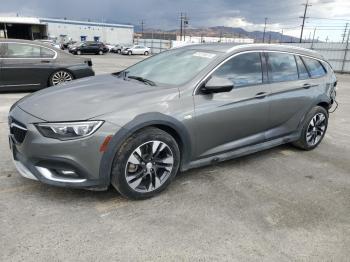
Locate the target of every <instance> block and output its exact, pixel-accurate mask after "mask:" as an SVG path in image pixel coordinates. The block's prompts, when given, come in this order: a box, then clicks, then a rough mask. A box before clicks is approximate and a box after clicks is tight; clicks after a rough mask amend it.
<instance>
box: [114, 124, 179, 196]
mask: <svg viewBox="0 0 350 262" xmlns="http://www.w3.org/2000/svg"><path fill="white" fill-rule="evenodd" d="M179 165H180V151H179V147H178V145H177V143H176V140H175V139H174V138H173V137H172V136H171V135H169V134H168V133H166V132H164V131H163V130H161V129H158V128H153V127H151V128H145V129H142V130H141V131H139V132H136V133H135V134H133V135H132V136H130V137H129V138H128V139H127V140H126V141H125V142H124V143H123V145H122V146H121V147H120V149H119V151H118V152H117V154H116V156H115V158H114V161H113V169H112V177H111V181H112V185H113V186H114V187H115V188H116V189H117V190H118V191H119V192H120V193H121V194H122V195H123V196H125V197H127V198H131V199H146V198H150V197H152V196H154V195H156V194H158V193H159V192H161V191H163V190H164V189H165V188H166V187H167V186H168V185H169V184H170V182H171V181H172V180H173V179H174V177H175V176H176V173H177V172H178V169H179Z"/></svg>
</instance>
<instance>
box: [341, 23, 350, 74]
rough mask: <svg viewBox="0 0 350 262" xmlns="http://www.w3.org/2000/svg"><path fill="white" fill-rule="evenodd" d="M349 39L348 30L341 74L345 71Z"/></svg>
mask: <svg viewBox="0 0 350 262" xmlns="http://www.w3.org/2000/svg"><path fill="white" fill-rule="evenodd" d="M349 38H350V29H349V32H348V38H347V39H346V47H345V52H344V59H343V65H342V67H341V72H342V73H344V69H345V63H346V57H347V55H348V50H349Z"/></svg>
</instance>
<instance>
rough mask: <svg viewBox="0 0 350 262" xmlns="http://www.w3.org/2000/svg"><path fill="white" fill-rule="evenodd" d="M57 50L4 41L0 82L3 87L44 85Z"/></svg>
mask: <svg viewBox="0 0 350 262" xmlns="http://www.w3.org/2000/svg"><path fill="white" fill-rule="evenodd" d="M56 55H57V52H55V51H54V50H52V49H50V48H46V47H42V46H38V45H35V44H27V43H15V42H10V43H6V44H5V47H4V53H3V59H2V60H3V62H2V70H1V73H2V74H1V82H2V85H3V87H4V89H7V90H8V89H11V90H12V89H13V90H22V89H28V88H30V89H38V88H41V87H46V86H47V84H48V79H49V76H50V74H51V73H52V71H53V68H54V66H55V65H54V61H55V57H56Z"/></svg>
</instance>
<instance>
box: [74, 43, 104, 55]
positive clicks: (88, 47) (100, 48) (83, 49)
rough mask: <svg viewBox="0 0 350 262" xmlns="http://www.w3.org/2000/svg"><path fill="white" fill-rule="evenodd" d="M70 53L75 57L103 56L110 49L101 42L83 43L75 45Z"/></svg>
mask: <svg viewBox="0 0 350 262" xmlns="http://www.w3.org/2000/svg"><path fill="white" fill-rule="evenodd" d="M69 52H70V53H72V54H75V55H81V54H96V55H97V54H98V55H103V54H104V53H107V52H108V48H107V47H106V46H105V45H104V44H103V43H100V42H83V43H80V44H78V45H73V46H72V47H70V48H69Z"/></svg>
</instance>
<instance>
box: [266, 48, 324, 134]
mask: <svg viewBox="0 0 350 262" xmlns="http://www.w3.org/2000/svg"><path fill="white" fill-rule="evenodd" d="M265 55H266V57H267V69H268V77H269V82H270V84H269V85H270V90H271V95H270V101H271V109H270V120H269V123H270V128H269V130H268V131H267V132H266V137H267V139H273V138H277V137H282V136H286V135H289V134H292V133H293V132H295V131H297V130H298V127H299V124H300V122H301V120H302V119H303V117H304V115H305V114H306V113H307V112H308V111H309V110H310V106H311V105H312V102H313V98H314V97H315V94H316V93H317V86H318V84H319V83H318V82H317V81H316V82H315V81H314V80H313V79H312V78H311V77H310V74H309V72H308V70H307V69H306V67H305V64H304V62H303V60H302V59H301V58H300V56H298V55H294V54H290V53H281V52H267V53H265Z"/></svg>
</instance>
